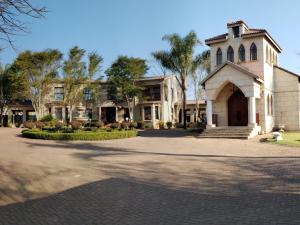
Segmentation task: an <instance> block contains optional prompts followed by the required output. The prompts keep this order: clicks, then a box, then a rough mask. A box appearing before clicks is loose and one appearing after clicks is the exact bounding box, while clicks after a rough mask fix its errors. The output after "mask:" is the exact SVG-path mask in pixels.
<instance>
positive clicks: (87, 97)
mask: <svg viewBox="0 0 300 225" xmlns="http://www.w3.org/2000/svg"><path fill="white" fill-rule="evenodd" d="M83 95H84V100H85V101H90V100H92V98H93V95H92V90H91V89H90V88H85V89H84V90H83Z"/></svg>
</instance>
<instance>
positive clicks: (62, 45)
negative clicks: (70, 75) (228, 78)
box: [0, 0, 300, 74]
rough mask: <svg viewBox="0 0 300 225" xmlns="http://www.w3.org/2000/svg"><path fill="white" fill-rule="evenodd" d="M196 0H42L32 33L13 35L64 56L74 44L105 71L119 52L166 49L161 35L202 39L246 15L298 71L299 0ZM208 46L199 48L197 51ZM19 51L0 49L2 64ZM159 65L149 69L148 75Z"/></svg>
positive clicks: (23, 46) (23, 45) (23, 44)
mask: <svg viewBox="0 0 300 225" xmlns="http://www.w3.org/2000/svg"><path fill="white" fill-rule="evenodd" d="M244 2H245V1H237V0H236V1H234V0H226V1H221V0H220V1H200V0H86V1H83V0H72V1H71V0H64V1H62V0H40V1H37V0H35V1H33V3H38V4H39V5H45V6H46V7H47V8H48V9H49V11H50V12H49V13H48V14H47V15H46V18H45V19H42V20H35V21H34V20H31V19H29V18H26V22H28V23H29V25H30V26H31V33H30V34H28V35H22V36H18V37H14V40H15V44H16V47H17V49H18V50H19V51H24V50H27V49H30V50H34V51H39V50H43V49H46V48H57V49H59V50H60V51H62V52H63V53H64V54H65V55H66V54H67V52H68V50H69V49H70V48H71V47H72V46H74V45H78V46H80V47H81V48H84V49H85V50H86V51H87V52H91V51H97V52H98V53H99V54H101V55H102V56H103V57H104V65H103V71H104V70H105V69H106V68H107V67H108V66H109V65H110V64H111V63H112V62H113V60H115V59H116V57H117V56H118V55H129V56H134V57H142V58H145V59H151V52H153V51H155V50H160V49H165V48H167V47H168V45H167V43H165V42H163V41H162V40H161V38H162V36H163V35H165V34H170V33H175V32H176V33H179V34H181V35H186V34H187V33H188V32H189V31H190V30H195V31H196V32H197V34H198V36H199V38H200V39H202V40H204V39H206V38H209V37H212V36H214V35H218V34H221V33H224V32H226V23H227V22H230V21H235V20H239V19H242V20H245V21H246V22H247V24H248V25H249V27H253V28H265V29H267V30H268V31H269V33H270V34H271V35H272V36H273V38H274V39H275V40H276V41H277V42H278V43H279V45H280V46H281V47H282V49H283V53H282V54H281V56H280V65H281V66H283V67H285V68H287V69H289V70H292V71H294V72H297V73H300V56H298V55H297V52H300V41H299V37H300V29H299V24H298V23H299V21H300V13H299V10H300V1H297V0H286V1H284V2H283V1H280V0H266V1H262V0H252V1H248V2H247V4H245V3H244ZM205 48H206V47H205V46H203V47H200V48H198V52H201V51H202V50H203V49H205ZM16 56H17V52H15V51H13V50H12V49H9V48H8V49H5V50H4V51H3V52H1V54H0V61H1V63H3V64H6V63H10V62H12V60H13V59H14V58H15V57H16ZM156 73H157V70H155V69H150V71H149V74H156Z"/></svg>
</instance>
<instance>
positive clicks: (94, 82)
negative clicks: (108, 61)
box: [86, 52, 104, 105]
mask: <svg viewBox="0 0 300 225" xmlns="http://www.w3.org/2000/svg"><path fill="white" fill-rule="evenodd" d="M88 58H89V65H88V71H87V77H88V80H87V86H86V88H87V89H89V90H90V91H91V99H90V102H92V103H94V104H96V105H98V104H100V102H101V100H102V99H103V97H104V96H103V90H102V88H103V87H102V86H101V85H100V80H101V79H102V78H103V76H101V75H99V74H98V73H99V72H100V69H101V64H102V63H103V58H102V57H101V56H100V55H99V54H97V53H96V52H92V53H90V54H89V56H88ZM97 75H98V76H97Z"/></svg>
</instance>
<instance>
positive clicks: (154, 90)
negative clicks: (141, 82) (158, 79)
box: [144, 85, 160, 101]
mask: <svg viewBox="0 0 300 225" xmlns="http://www.w3.org/2000/svg"><path fill="white" fill-rule="evenodd" d="M144 96H145V98H146V99H147V100H148V101H160V86H159V85H157V86H149V87H146V88H145V90H144Z"/></svg>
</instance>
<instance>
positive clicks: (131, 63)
mask: <svg viewBox="0 0 300 225" xmlns="http://www.w3.org/2000/svg"><path fill="white" fill-rule="evenodd" d="M147 70H148V67H147V65H146V61H145V60H144V59H140V58H129V57H127V56H120V57H119V58H118V59H117V60H116V61H115V62H114V63H113V64H112V65H111V67H110V68H109V69H108V70H107V71H106V75H107V78H108V84H109V85H108V96H109V99H111V100H112V101H113V102H114V103H115V104H118V103H120V102H126V103H127V105H128V109H129V114H130V119H132V107H133V106H132V104H133V100H134V98H135V97H141V96H142V91H143V87H142V86H141V85H140V84H138V83H137V80H138V79H140V78H142V77H143V76H144V75H145V73H146V72H147Z"/></svg>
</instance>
